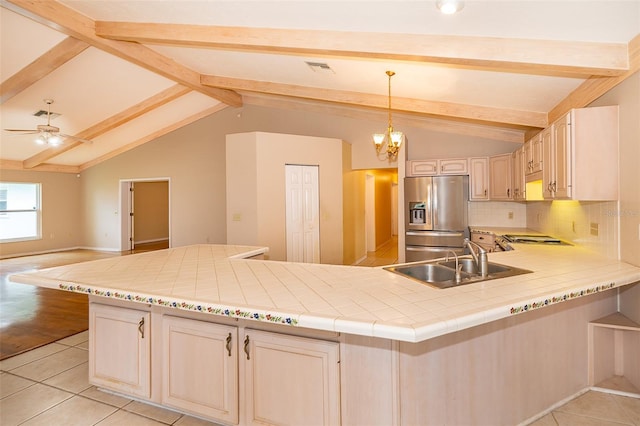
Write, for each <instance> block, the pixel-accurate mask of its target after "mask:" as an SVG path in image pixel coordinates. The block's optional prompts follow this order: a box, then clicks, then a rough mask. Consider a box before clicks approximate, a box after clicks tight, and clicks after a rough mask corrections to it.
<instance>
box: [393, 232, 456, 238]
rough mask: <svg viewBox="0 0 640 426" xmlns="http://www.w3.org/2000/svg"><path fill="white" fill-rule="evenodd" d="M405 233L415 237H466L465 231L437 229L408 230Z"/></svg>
mask: <svg viewBox="0 0 640 426" xmlns="http://www.w3.org/2000/svg"><path fill="white" fill-rule="evenodd" d="M405 235H410V236H414V237H424V236H430V237H464V236H465V234H464V232H437V231H407V232H405Z"/></svg>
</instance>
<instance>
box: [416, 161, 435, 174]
mask: <svg viewBox="0 0 640 426" xmlns="http://www.w3.org/2000/svg"><path fill="white" fill-rule="evenodd" d="M409 172H410V173H411V176H432V175H437V174H438V160H417V161H410V162H409Z"/></svg>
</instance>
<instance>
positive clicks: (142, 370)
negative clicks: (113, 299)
mask: <svg viewBox="0 0 640 426" xmlns="http://www.w3.org/2000/svg"><path fill="white" fill-rule="evenodd" d="M150 319H151V314H150V312H146V311H140V310H137V309H128V308H121V307H116V306H108V305H101V304H95V303H91V304H90V308H89V330H90V332H89V381H90V382H91V383H92V384H94V385H96V386H99V387H104V388H107V389H111V390H114V391H116V392H122V393H125V394H128V395H134V396H139V397H143V398H149V397H150V396H151V376H150V374H151V335H150V332H149V330H150V323H151V321H150Z"/></svg>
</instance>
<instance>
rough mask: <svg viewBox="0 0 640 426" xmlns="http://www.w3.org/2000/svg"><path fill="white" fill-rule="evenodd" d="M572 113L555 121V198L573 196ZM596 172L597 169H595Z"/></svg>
mask: <svg viewBox="0 0 640 426" xmlns="http://www.w3.org/2000/svg"><path fill="white" fill-rule="evenodd" d="M570 116H571V114H570V113H567V114H565V116H564V117H562V118H560V119H558V120H557V121H556V122H555V123H553V126H552V128H553V146H554V149H553V156H554V157H555V161H554V164H555V177H554V184H553V189H554V192H555V194H554V198H571V155H572V154H571V145H572V144H571V130H570V128H569V126H570V123H569V119H570ZM594 172H595V170H594Z"/></svg>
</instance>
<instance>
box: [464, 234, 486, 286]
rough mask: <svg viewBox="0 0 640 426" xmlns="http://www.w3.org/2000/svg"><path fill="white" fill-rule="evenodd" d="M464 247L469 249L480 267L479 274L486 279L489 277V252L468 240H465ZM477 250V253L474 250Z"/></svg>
mask: <svg viewBox="0 0 640 426" xmlns="http://www.w3.org/2000/svg"><path fill="white" fill-rule="evenodd" d="M464 246H465V247H469V252H470V253H471V257H473V260H474V261H475V262H476V265H478V272H480V276H482V277H483V278H485V277H486V276H487V275H489V257H488V255H487V251H486V250H485V249H483V248H482V247H481V246H480V245H478V244H476V243H474V242H473V241H470V240H469V239H468V238H465V239H464ZM474 247H475V248H476V250H477V251H478V252H477V253H476V252H475V251H474V250H473V248H474Z"/></svg>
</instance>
